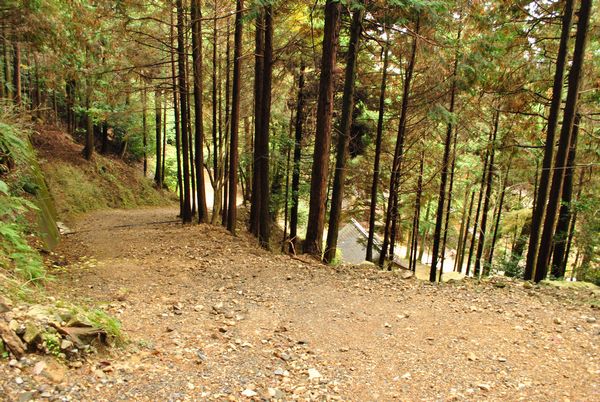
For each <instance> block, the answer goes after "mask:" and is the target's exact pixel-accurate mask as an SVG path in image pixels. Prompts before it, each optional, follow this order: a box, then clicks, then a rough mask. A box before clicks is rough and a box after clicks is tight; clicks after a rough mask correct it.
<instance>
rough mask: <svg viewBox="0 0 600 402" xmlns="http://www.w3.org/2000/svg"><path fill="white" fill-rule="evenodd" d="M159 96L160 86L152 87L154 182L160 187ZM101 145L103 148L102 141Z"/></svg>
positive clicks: (160, 123)
mask: <svg viewBox="0 0 600 402" xmlns="http://www.w3.org/2000/svg"><path fill="white" fill-rule="evenodd" d="M160 97H161V95H160V88H159V87H156V88H154V127H155V130H154V131H155V133H156V165H155V168H154V183H155V184H156V187H158V188H162V186H163V177H162V171H161V167H162V149H161V143H162V133H161V129H162V106H161V99H160ZM104 127H107V125H106V122H105V123H104ZM102 138H103V140H104V138H105V137H104V135H103V136H102ZM102 147H103V148H104V141H103V143H102Z"/></svg>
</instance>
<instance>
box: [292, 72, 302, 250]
mask: <svg viewBox="0 0 600 402" xmlns="http://www.w3.org/2000/svg"><path fill="white" fill-rule="evenodd" d="M304 69H305V66H304V61H301V64H300V75H299V77H298V101H297V103H296V122H295V127H294V137H295V138H294V171H293V173H292V207H291V211H290V252H291V253H294V254H296V245H297V244H298V242H297V241H298V239H297V237H298V202H299V198H300V158H301V157H302V123H303V122H304Z"/></svg>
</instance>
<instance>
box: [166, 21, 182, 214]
mask: <svg viewBox="0 0 600 402" xmlns="http://www.w3.org/2000/svg"><path fill="white" fill-rule="evenodd" d="M170 17H171V21H170V22H171V23H170V24H169V27H170V30H169V38H170V45H171V46H170V51H169V53H170V57H171V86H172V90H173V124H174V126H175V154H176V159H177V187H178V188H179V216H180V217H181V216H183V177H182V175H181V124H180V119H179V96H178V86H177V69H176V66H175V64H176V63H175V52H176V48H175V23H174V21H173V12H172V11H171V13H170ZM165 110H166V105H165ZM166 120H167V119H165V121H166ZM165 137H166V136H165ZM165 149H166V147H165ZM164 159H166V158H163V161H164ZM163 171H164V169H163Z"/></svg>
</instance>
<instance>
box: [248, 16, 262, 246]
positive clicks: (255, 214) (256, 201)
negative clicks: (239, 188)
mask: <svg viewBox="0 0 600 402" xmlns="http://www.w3.org/2000/svg"><path fill="white" fill-rule="evenodd" d="M254 47H255V48H254V150H253V153H254V154H253V159H252V190H251V203H250V232H252V234H254V235H255V236H257V237H258V231H259V226H260V210H261V207H260V206H261V202H262V200H261V198H260V197H261V192H260V190H259V189H260V187H261V183H260V180H261V176H260V155H259V153H260V150H261V149H262V148H263V146H262V144H261V139H262V137H261V134H262V132H263V131H262V112H261V111H262V104H263V100H262V97H263V85H264V75H263V74H264V53H265V12H264V8H262V7H261V8H260V10H259V14H258V15H257V17H256V27H255V36H254Z"/></svg>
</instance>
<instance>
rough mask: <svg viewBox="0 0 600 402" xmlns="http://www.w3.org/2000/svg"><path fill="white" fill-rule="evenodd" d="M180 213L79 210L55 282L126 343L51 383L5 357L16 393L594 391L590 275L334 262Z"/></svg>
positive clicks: (406, 395) (421, 395)
mask: <svg viewBox="0 0 600 402" xmlns="http://www.w3.org/2000/svg"><path fill="white" fill-rule="evenodd" d="M175 213H176V211H175V210H174V209H173V208H144V209H136V210H109V211H101V212H94V213H91V214H87V215H84V216H82V217H80V218H79V219H78V220H77V221H76V222H75V226H74V227H73V228H72V229H74V231H75V233H73V234H71V235H68V236H67V237H66V238H65V239H64V241H63V243H62V244H61V245H60V248H59V250H58V253H59V254H62V255H64V257H65V258H66V259H67V261H69V265H68V266H67V267H66V269H65V270H63V271H59V272H56V273H55V275H56V277H57V278H56V281H54V282H52V283H51V284H50V285H49V290H48V293H49V294H51V295H53V296H55V297H57V298H62V299H67V300H72V301H77V302H83V303H87V304H92V305H101V306H105V308H106V309H107V310H108V311H109V312H111V313H112V314H114V315H116V316H117V317H118V318H119V319H120V320H121V321H122V323H123V330H124V333H125V334H126V336H127V338H128V342H127V343H126V345H125V346H123V347H122V348H115V349H113V350H111V351H110V352H108V354H103V355H102V354H101V355H95V356H92V357H90V359H89V360H88V361H86V362H85V363H84V364H83V365H82V366H81V367H76V368H73V367H71V368H69V369H66V368H65V369H64V370H65V371H64V372H63V373H62V374H63V375H59V376H56V377H57V378H55V381H56V382H54V383H53V382H48V383H47V384H43V382H44V381H45V380H43V379H42V378H40V377H39V376H35V375H34V373H33V362H34V361H35V359H40V358H41V357H33V358H32V359H33V361H30V362H29V364H27V363H25V364H22V363H19V364H18V365H17V366H15V367H9V366H8V365H0V378H2V379H0V390H1V389H2V385H4V389H5V390H8V395H7V398H8V399H9V400H29V399H31V398H34V397H35V398H40V395H42V396H43V397H45V398H48V399H51V400H52V399H55V400H72V401H115V400H136V401H138V400H139V401H159V400H160V401H176V400H180V401H184V400H244V399H257V400H259V399H281V400H292V399H299V400H365V401H366V400H381V401H391V400H406V401H420V400H428V401H429V400H496V401H507V400H526V401H559V400H560V401H593V400H596V401H598V400H600V356H599V350H600V325H599V318H600V310H599V309H598V308H597V303H598V297H599V296H598V292H597V290H590V289H572V288H571V289H561V288H556V287H551V286H531V285H529V284H523V283H522V282H512V281H508V280H505V279H501V278H495V279H492V280H489V281H482V282H476V281H473V280H470V279H467V280H463V281H459V282H452V283H448V284H443V285H431V284H429V283H427V282H422V281H419V280H417V279H414V278H410V279H402V278H401V275H400V274H399V273H388V272H381V271H377V270H375V269H370V268H358V267H327V266H323V265H320V264H318V263H316V262H312V261H309V260H303V259H300V258H290V257H288V256H284V255H277V254H273V253H269V252H267V251H264V250H261V249H259V248H257V247H256V246H255V242H253V241H252V239H251V238H250V237H249V236H248V235H246V234H240V236H239V237H232V236H230V235H229V234H228V233H227V232H226V231H225V230H223V229H221V228H217V227H214V226H208V225H193V226H187V227H182V225H181V224H179V223H176V222H174V217H175ZM2 383H3V384H2ZM42 392H43V393H42Z"/></svg>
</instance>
